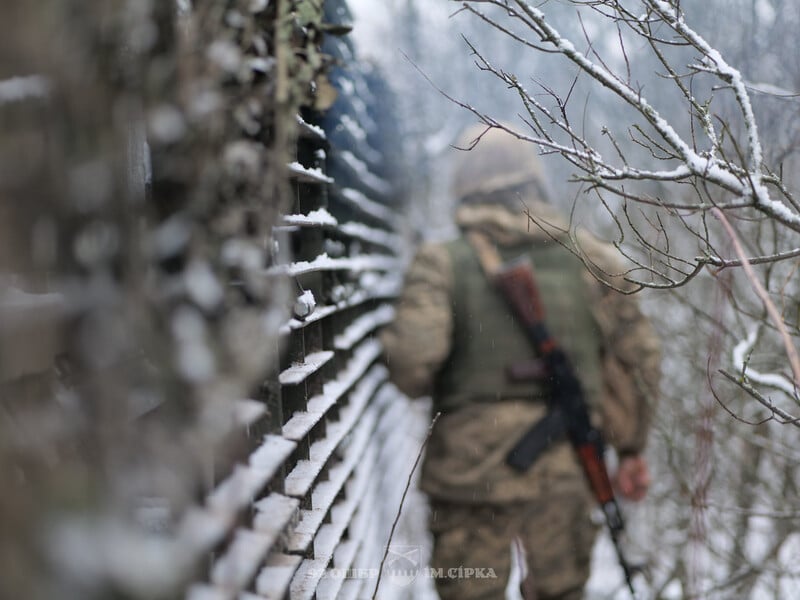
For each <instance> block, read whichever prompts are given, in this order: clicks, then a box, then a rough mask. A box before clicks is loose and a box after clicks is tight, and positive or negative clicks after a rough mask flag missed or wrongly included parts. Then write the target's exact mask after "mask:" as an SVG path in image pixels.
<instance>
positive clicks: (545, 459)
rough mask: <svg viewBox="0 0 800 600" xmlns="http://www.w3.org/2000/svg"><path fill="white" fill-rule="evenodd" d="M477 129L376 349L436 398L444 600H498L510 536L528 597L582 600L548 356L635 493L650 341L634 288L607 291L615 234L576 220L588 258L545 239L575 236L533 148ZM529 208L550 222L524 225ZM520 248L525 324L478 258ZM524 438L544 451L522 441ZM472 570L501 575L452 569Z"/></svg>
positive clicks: (580, 494) (584, 533)
mask: <svg viewBox="0 0 800 600" xmlns="http://www.w3.org/2000/svg"><path fill="white" fill-rule="evenodd" d="M478 137H480V141H479V143H478V144H477V145H476V146H475V147H474V148H472V149H471V150H469V151H465V152H462V153H460V154H459V156H458V158H457V163H456V167H455V173H454V194H455V196H456V197H457V199H458V201H459V205H458V208H457V211H456V223H457V225H458V226H459V228H460V231H461V235H460V236H459V237H458V238H457V239H455V240H453V241H450V242H445V243H429V244H425V245H423V246H422V247H421V248H420V249H419V250H418V252H417V255H416V257H415V259H414V261H413V262H412V264H411V266H410V268H409V271H408V273H407V276H406V283H405V287H404V291H403V293H402V296H401V298H400V299H399V301H398V304H397V317H396V319H395V321H394V322H393V323H392V324H391V325H390V326H389V327H388V328H386V329H385V330H384V331H383V332H382V334H381V335H382V341H383V343H384V347H385V358H386V361H387V364H388V367H389V369H390V372H391V376H392V380H393V381H394V382H395V383H396V385H397V386H398V387H399V388H401V389H402V390H403V391H404V392H405V393H407V394H408V395H410V396H412V397H418V396H425V395H431V396H432V397H433V403H434V410H435V411H440V412H441V413H442V416H441V417H440V418H439V420H438V422H437V423H436V426H435V428H434V431H433V434H432V436H431V439H430V441H429V443H428V449H427V454H426V457H425V462H424V464H423V468H422V476H421V487H422V488H423V490H424V491H425V492H426V493H427V494H428V496H429V498H430V503H431V523H430V528H431V531H432V533H433V539H434V547H433V556H432V560H431V562H432V564H431V567H432V569H433V571H434V572H436V573H437V574H439V573H441V574H442V576H441V577H439V576H438V575H437V578H436V587H437V591H438V593H439V595H440V597H441V598H442V599H443V600H451V599H452V600H469V599H477V598H482V599H483V598H486V599H489V598H492V599H494V598H503V597H504V589H505V587H506V584H507V581H508V576H509V573H510V570H511V549H512V541H515V540H516V543H517V544H518V546H521V547H520V548H519V550H520V552H517V554H518V555H520V556H525V557H526V558H525V561H526V563H527V564H526V566H527V573H528V579H527V580H526V581H525V582H523V585H522V586H521V587H522V589H523V592H524V593H525V594H526V598H532V597H536V598H537V599H538V600H550V599H560V600H573V599H579V598H581V597H582V593H583V587H584V585H585V583H586V580H587V579H588V576H589V566H590V558H591V551H592V546H593V543H594V539H595V535H596V531H597V527H596V525H594V524H593V523H592V520H591V519H590V512H591V509H592V507H593V505H594V499H593V498H592V492H591V491H590V486H589V485H587V477H586V470H585V469H586V465H585V464H582V463H581V460H580V458H579V456H582V455H583V452H582V451H581V452H580V453H579V452H576V451H575V450H576V448H577V447H578V445H579V442H578V441H576V440H577V439H578V438H581V436H580V431H579V430H580V427H577V426H576V425H575V416H574V415H575V411H573V410H571V409H569V408H567V405H569V404H570V403H569V402H566V403H564V406H563V407H562V406H561V404H560V402H558V401H556V399H557V398H558V397H561V396H564V395H565V394H564V389H563V388H564V387H565V383H564V382H565V381H566V379H568V378H565V377H558V376H555V375H554V374H553V373H552V372H551V371H552V370H553V369H554V368H557V367H554V366H553V365H554V364H555V363H554V362H553V361H548V360H546V359H548V357H550V358H552V356H554V355H555V354H559V353H560V354H561V355H564V356H566V362H567V363H568V365H569V368H568V371H569V373H571V374H572V375H570V376H571V378H572V380H574V385H566V387H569V388H570V390H572V391H575V392H576V393H574V394H572V395H571V397H573V399H574V398H575V397H578V396H579V397H580V398H581V402H582V403H583V406H584V407H585V408H586V407H588V414H589V415H590V419H589V418H586V419H584V420H585V421H586V427H585V428H584V429H587V431H588V430H589V429H591V431H590V432H589V436H588V437H589V438H591V432H593V431H596V430H599V431H601V432H602V435H603V437H604V439H605V441H606V442H608V443H609V444H610V445H611V446H613V447H614V448H615V450H616V452H617V454H618V456H619V459H620V460H619V468H618V470H617V473H616V475H615V477H614V479H615V480H616V487H617V490H618V491H619V493H620V494H621V495H622V496H624V497H626V498H628V499H631V500H640V499H641V498H643V497H644V495H645V493H646V491H647V488H648V485H649V482H650V476H649V473H648V467H647V463H646V461H645V458H644V457H643V455H642V452H643V450H644V447H645V442H646V439H647V434H648V429H649V425H650V420H651V416H652V413H653V408H654V406H655V403H656V400H657V390H658V385H659V378H660V346H659V342H658V340H657V338H656V336H655V334H654V331H653V329H652V327H651V325H650V323H649V322H648V321H647V319H646V318H645V317H644V316H643V315H642V313H641V312H640V310H639V307H638V304H637V300H636V299H635V297H634V296H631V295H625V294H622V293H619V292H616V291H614V289H612V288H613V287H616V288H617V289H624V288H627V287H629V284H627V283H626V282H625V281H624V280H622V278H621V276H620V275H619V274H620V273H621V272H622V267H621V266H620V265H619V264H618V261H617V258H616V254H615V252H616V251H615V249H614V248H613V247H612V246H610V245H609V244H605V243H602V242H600V241H599V240H597V238H595V237H593V236H592V235H590V234H588V233H586V232H583V231H579V232H578V234H577V241H578V245H579V247H580V250H581V252H582V253H583V255H584V256H585V257H586V259H587V261H586V262H587V264H588V265H590V269H591V271H590V270H589V268H587V267H586V266H584V264H583V263H582V262H581V260H580V259H578V258H577V257H576V256H575V255H574V254H572V253H570V252H569V251H567V250H566V249H565V248H564V247H563V246H562V245H561V244H560V243H558V242H557V241H554V240H553V237H555V238H556V239H559V238H560V239H561V241H563V242H564V243H569V240H568V239H567V238H566V237H565V234H564V233H563V230H565V229H567V227H566V222H565V219H564V217H563V216H561V215H560V214H559V213H558V212H557V211H556V210H555V209H554V208H553V207H552V206H551V205H550V204H548V198H547V196H548V194H547V192H546V183H545V180H544V177H543V174H542V170H541V166H540V163H539V160H538V157H537V156H536V153H535V149H534V146H533V145H531V144H528V143H525V142H521V141H519V140H517V139H516V138H514V137H513V136H511V135H509V134H508V133H506V132H504V131H503V130H500V129H496V128H495V129H490V130H489V131H486V128H485V127H479V128H477V129H472V130H470V131H467V132H466V133H465V134H464V136H463V137H462V144H461V145H462V147H465V146H468V145H469V144H471V143H472V142H473V141H474V140H475V139H477V138H478ZM526 207H527V210H529V211H530V212H531V214H534V215H536V217H537V221H540V222H543V223H548V224H550V225H551V226H552V227H551V226H548V225H545V227H547V232H545V231H542V229H541V228H539V227H537V226H535V225H530V226H529V220H528V218H527V217H526V215H525V210H526ZM482 249H483V250H482ZM487 253H488V255H489V260H487V256H486V254H487ZM520 257H522V258H523V259H524V260H526V261H528V262H529V263H531V264H532V266H533V269H532V271H530V272H532V273H534V276H533V280H534V281H535V287H534V288H533V289H534V292H535V293H534V295H535V296H536V297H537V306H538V308H539V313H538V314H539V315H540V317H541V323H538V322H537V321H536V320H535V319H533V321H532V322H531V323H525V319H523V318H522V317H523V315H521V314H520V313H519V312H518V311H515V310H514V309H513V307H512V304H513V302H509V298H508V297H507V295H506V294H504V293H502V290H501V289H499V287H498V286H497V285H495V283H494V282H493V281H492V273H491V272H490V267H487V262H491V260H490V259H492V258H493V259H494V261H495V266H497V265H503V264H508V263H509V262H512V261H515V260H518V259H519V258H520ZM598 278H601V279H604V280H605V281H606V282H607V283H610V284H611V286H607V285H604V284H603V283H601V282H600V281H598ZM531 285H534V284H531ZM528 304H530V303H528ZM526 326H527V329H528V331H527V332H526ZM531 332H533V333H532V334H531ZM542 332H547V333H546V334H545V335H544V336H543V335H542ZM537 336H538V340H537ZM553 349H557V351H556V352H555V353H554V352H552V350H553ZM562 350H563V352H562ZM574 375H577V377H575V376H574ZM566 395H567V396H570V394H566ZM583 400H585V402H583ZM573 404H574V403H573ZM562 408H563V410H562ZM554 413H560V414H559V415H555V414H554ZM583 414H584V415H587V410H584V411H583ZM554 416H556V417H559V418H552V417H554ZM578 416H580V415H578ZM579 420H580V419H579ZM590 420H591V426H590V423H589V422H590ZM576 431H578V433H577V434H576V433H575V432H576ZM526 433H527V434H528V435H527V436H526ZM583 437H584V438H586V437H587V436H585V435H584V436H583ZM523 438H525V439H526V443H527V444H528V446H527V449H524V448H523V450H524V452H522V454H523V455H525V456H523V459H522V460H521V461H520V460H519V458H520V457H519V456H518V455H515V453H518V452H519V451H520V440H522V439H523ZM581 439H583V438H581ZM570 442H572V443H570ZM531 443H532V445H533V446H534V447H537V448H538V450H535V451H530V444H531ZM523 446H524V444H523ZM512 451H513V452H512ZM514 457H516V458H514ZM520 462H521V463H522V466H520ZM529 463H532V464H530V466H528V464H529ZM594 491H595V495H597V490H596V489H594ZM607 516H608V515H607ZM612 533H613V527H612ZM459 568H461V570H460V571H459ZM469 569H483V571H481V572H482V573H484V574H485V573H487V572H490V573H494V574H495V575H496V576H495V577H481V578H467V577H460V576H458V574H459V573H462V574H463V573H469V572H470V570H469ZM487 569H491V571H487ZM450 573H454V574H455V575H456V576H454V577H450V576H448V574H450ZM627 575H628V573H627V571H626V576H627Z"/></svg>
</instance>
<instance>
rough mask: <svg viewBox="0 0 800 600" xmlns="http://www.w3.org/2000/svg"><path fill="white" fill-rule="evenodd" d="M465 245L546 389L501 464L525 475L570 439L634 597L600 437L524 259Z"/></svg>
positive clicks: (477, 238)
mask: <svg viewBox="0 0 800 600" xmlns="http://www.w3.org/2000/svg"><path fill="white" fill-rule="evenodd" d="M470 241H471V242H472V244H473V246H474V247H475V250H476V251H477V253H478V257H479V259H480V261H481V264H482V266H483V268H484V271H485V272H486V274H487V277H488V278H489V279H490V281H491V282H492V283H493V284H494V285H495V286H497V288H498V289H499V290H500V292H501V293H502V294H503V296H504V297H505V299H506V301H507V302H508V304H509V305H510V307H511V309H512V311H513V312H514V314H515V315H516V317H517V319H518V320H519V321H520V323H521V324H522V325H523V327H524V328H525V333H526V335H527V337H528V338H529V340H530V342H531V345H532V346H533V347H534V348H535V349H536V350H537V352H538V353H539V361H538V362H539V363H540V365H541V372H542V374H543V375H544V378H545V379H546V380H547V381H548V382H549V386H550V390H549V392H550V393H549V395H548V402H549V406H548V409H549V410H548V413H547V416H545V417H544V418H543V419H542V420H540V421H538V422H537V423H536V424H534V425H533V427H531V428H530V429H529V430H528V431H527V432H526V433H525V435H523V437H522V438H521V439H520V440H519V441H518V442H517V444H516V445H515V446H514V448H513V449H512V450H511V452H509V454H508V456H507V457H506V462H507V463H508V465H509V466H511V467H512V468H514V469H516V470H518V471H525V470H527V469H528V468H530V466H531V465H532V464H533V463H534V462H535V461H536V459H537V458H538V456H539V455H540V454H541V453H542V452H543V451H544V450H546V449H547V447H548V446H549V445H550V443H552V442H553V441H555V440H557V439H559V438H561V437H563V436H564V435H566V436H567V437H568V438H569V441H570V443H571V444H572V446H573V448H574V449H575V451H576V453H577V455H578V459H579V461H580V463H581V466H582V467H583V472H584V474H585V475H586V479H587V480H588V483H589V487H590V488H591V490H592V493H593V494H594V497H595V499H596V500H597V502H598V504H599V505H600V508H601V509H602V510H603V515H604V516H605V521H606V525H607V526H608V529H609V532H610V534H611V540H612V541H613V543H614V548H615V550H616V552H617V558H618V559H619V564H620V566H621V567H622V570H623V572H624V574H625V581H626V583H627V584H628V588H629V589H630V591H631V594H632V595H633V597H634V598H635V597H636V592H635V590H634V587H633V574H634V568H633V567H632V565H631V564H630V563H629V562H628V561H627V560H626V559H625V555H624V553H623V551H622V547H621V541H620V536H621V534H622V531H623V530H624V528H625V525H624V522H623V520H622V513H621V512H620V509H619V504H617V500H616V498H615V496H614V489H613V487H612V485H611V480H610V478H609V475H608V470H607V469H606V464H605V461H604V459H603V452H604V442H603V435H602V433H601V432H600V430H599V429H597V428H596V427H595V426H593V425H592V422H591V419H590V417H589V408H588V406H587V404H586V397H585V395H584V392H583V388H582V386H581V383H580V380H579V379H578V377H577V375H576V374H575V370H574V368H573V367H572V364H571V363H570V361H569V358H568V357H567V355H566V354H565V353H564V351H563V350H562V349H561V347H560V346H559V345H558V343H557V342H556V340H555V339H554V338H553V337H552V336H551V335H550V331H549V330H548V328H547V326H546V324H545V320H544V317H545V315H544V305H543V303H542V300H541V297H540V295H539V289H538V286H537V285H536V281H535V279H534V274H533V266H532V265H531V263H530V261H529V260H527V258H525V257H523V259H521V260H519V259H518V260H517V261H515V262H513V263H511V264H507V265H502V264H501V261H500V257H499V254H498V253H497V250H496V249H495V248H494V247H493V246H491V244H490V243H489V241H488V240H487V239H486V238H485V237H483V236H482V235H480V234H473V235H471V236H470ZM534 370H535V369H534Z"/></svg>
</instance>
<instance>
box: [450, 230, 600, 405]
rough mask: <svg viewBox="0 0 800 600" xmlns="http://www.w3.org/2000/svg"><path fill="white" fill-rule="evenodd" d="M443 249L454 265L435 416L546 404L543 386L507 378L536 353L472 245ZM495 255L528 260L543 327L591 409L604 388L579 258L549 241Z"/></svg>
mask: <svg viewBox="0 0 800 600" xmlns="http://www.w3.org/2000/svg"><path fill="white" fill-rule="evenodd" d="M446 247H447V250H448V252H449V254H450V258H451V260H452V265H453V280H454V289H453V313H454V321H453V340H452V342H453V343H452V350H451V352H450V355H449V357H448V358H447V360H446V361H445V363H444V365H443V366H442V369H441V370H440V371H439V373H438V375H437V378H436V382H437V386H436V390H435V393H434V398H435V400H434V402H435V410H437V411H442V412H443V413H447V412H452V411H454V410H457V409H458V408H461V407H463V406H466V405H468V404H472V403H476V402H481V403H483V402H495V401H499V400H508V399H521V398H525V399H534V400H541V401H545V400H546V399H547V398H546V394H547V393H548V392H547V387H546V385H545V384H544V383H541V382H537V381H530V382H522V383H519V382H510V381H508V380H507V376H506V368H507V367H508V366H509V365H510V364H512V363H515V362H518V361H521V360H525V359H532V358H535V357H536V355H537V353H536V352H535V351H534V349H533V347H532V345H531V343H530V342H529V341H528V339H527V337H526V335H525V333H524V330H523V329H522V327H521V326H519V325H518V323H517V320H516V318H515V316H514V315H513V314H512V312H511V309H510V308H509V306H508V305H507V304H506V300H505V298H504V297H503V296H502V294H501V293H500V291H499V290H496V289H495V288H494V287H493V286H492V285H491V284H490V283H489V281H488V279H487V278H486V275H485V274H484V272H483V270H482V268H481V265H480V263H479V262H478V257H477V255H476V254H475V251H474V250H473V248H472V246H471V245H470V244H469V242H468V241H467V240H466V239H465V238H461V239H458V240H455V241H453V242H449V243H448V244H446ZM498 250H499V251H500V254H501V256H502V258H503V260H504V261H507V260H510V259H514V258H517V257H519V256H520V255H523V254H528V255H529V256H530V258H531V260H532V261H533V264H534V269H535V276H536V283H537V285H538V287H539V293H540V295H541V297H542V302H543V303H544V308H545V315H546V321H547V326H548V328H549V329H550V331H551V335H552V336H553V337H554V338H555V339H556V341H557V343H558V344H559V345H560V346H561V347H562V348H563V349H564V351H565V352H566V353H567V355H568V356H569V357H570V360H571V361H572V365H573V367H574V368H575V372H576V373H577V375H578V377H579V378H580V380H581V384H582V385H583V389H584V391H585V393H586V398H587V401H588V402H589V404H590V405H594V406H596V405H597V397H598V396H599V392H600V389H601V385H602V379H601V362H600V349H601V341H600V340H601V338H600V332H599V329H598V327H597V324H596V323H595V320H594V318H593V317H592V314H591V312H590V310H589V304H588V298H587V290H586V284H585V282H584V279H583V269H584V267H583V265H582V264H581V262H580V260H578V259H577V258H576V257H575V256H573V255H572V254H570V253H569V252H567V251H565V249H564V248H563V247H561V245H559V244H558V243H556V242H553V241H551V240H541V241H537V242H533V245H532V244H531V243H530V242H526V243H525V244H523V245H519V246H509V247H499V248H498Z"/></svg>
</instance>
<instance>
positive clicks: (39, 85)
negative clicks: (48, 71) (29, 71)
mask: <svg viewBox="0 0 800 600" xmlns="http://www.w3.org/2000/svg"><path fill="white" fill-rule="evenodd" d="M50 88H51V84H50V81H49V80H48V79H47V78H46V77H43V76H41V75H28V76H26V77H12V78H11V79H4V80H3V81H0V105H2V104H7V103H10V102H19V101H21V100H27V99H29V98H46V97H47V95H48V94H49V93H50Z"/></svg>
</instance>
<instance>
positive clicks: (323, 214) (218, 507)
mask: <svg viewBox="0 0 800 600" xmlns="http://www.w3.org/2000/svg"><path fill="white" fill-rule="evenodd" d="M301 131H302V132H304V135H303V137H302V139H301V141H300V144H299V149H298V161H297V162H294V163H292V164H291V165H290V168H291V173H292V177H293V178H294V182H295V183H294V185H295V191H296V196H295V197H296V202H295V206H294V207H293V211H294V212H292V213H291V214H287V215H283V216H282V218H281V222H280V223H279V224H278V226H277V227H276V228H275V229H276V233H277V234H278V235H277V237H278V240H279V242H278V243H279V244H281V245H284V246H286V247H290V248H293V249H294V250H295V252H294V260H293V261H291V262H288V263H282V264H281V263H279V264H276V265H273V266H272V267H270V268H269V269H267V272H266V276H267V277H273V278H279V277H287V276H288V277H290V278H292V279H293V280H294V281H295V285H293V286H292V287H293V289H295V290H296V296H297V297H296V299H295V301H294V302H293V312H294V316H293V317H292V318H291V319H289V320H288V321H287V322H286V323H285V324H284V325H283V327H282V328H281V338H282V340H281V341H282V343H283V344H285V346H286V351H285V352H284V353H283V355H282V359H281V361H280V364H279V365H277V368H276V372H275V377H274V378H273V379H271V380H269V381H267V382H266V384H265V385H264V386H263V387H262V392H263V396H262V397H260V398H258V400H257V401H252V402H250V403H248V408H247V412H248V414H249V422H248V424H247V429H248V430H249V431H250V432H251V435H252V437H251V439H252V443H251V445H250V447H249V449H248V453H246V454H245V455H244V456H243V458H242V460H241V461H240V462H239V463H238V464H237V465H236V466H235V467H234V470H233V471H232V473H231V474H230V475H228V476H227V477H226V478H224V479H223V480H222V481H221V482H220V483H219V484H218V486H217V487H216V488H215V489H214V490H213V491H212V492H211V494H210V495H209V497H208V500H207V503H206V508H205V510H206V511H207V513H208V518H209V519H211V518H212V517H211V515H214V514H219V513H222V514H225V515H227V519H226V521H225V522H226V523H228V525H227V526H226V527H224V528H223V529H222V530H220V534H222V533H223V530H224V531H226V532H227V533H228V535H220V536H219V541H218V545H217V546H216V548H215V553H214V554H215V556H216V559H215V560H214V562H213V564H212V566H211V570H210V578H209V581H208V582H205V583H198V584H196V585H195V586H193V587H192V589H191V590H190V594H189V598H191V599H206V598H209V599H211V598H220V599H227V598H232V597H235V594H236V593H238V592H243V591H249V592H252V593H253V594H254V595H253V596H252V597H254V598H255V597H264V598H283V597H286V596H287V594H288V596H289V597H291V598H297V599H302V598H313V597H316V598H320V599H321V598H334V597H341V598H355V597H365V596H370V595H371V593H372V592H371V587H370V586H372V588H374V586H375V585H376V583H377V577H376V575H375V572H376V571H377V569H378V567H379V566H380V564H381V558H382V552H383V551H384V549H385V547H386V544H387V543H388V537H389V529H390V526H391V524H392V522H393V519H394V515H395V513H396V512H397V511H398V509H399V500H400V496H401V495H402V492H403V489H404V481H405V479H406V478H407V476H408V474H409V471H410V468H411V464H412V462H413V459H414V458H415V456H416V451H417V447H418V445H419V442H420V440H419V438H418V437H417V436H414V435H410V433H412V434H413V432H414V431H415V430H418V429H419V427H418V421H419V420H418V418H416V417H415V413H413V412H412V411H409V410H408V405H407V399H405V398H403V397H402V396H401V395H400V394H399V393H398V392H397V390H396V388H394V387H393V386H392V385H391V384H390V383H389V382H388V381H387V371H386V368H385V367H384V366H383V365H381V364H380V362H379V357H380V353H381V348H380V344H379V342H378V341H377V339H376V338H375V337H374V334H375V332H376V331H377V330H378V329H379V328H380V327H381V326H382V325H384V324H386V323H387V322H389V321H390V320H391V319H392V318H393V315H394V310H393V308H392V304H391V301H392V299H393V298H394V297H395V296H396V294H397V292H398V291H399V286H400V283H401V279H400V273H401V262H400V256H399V255H400V251H401V250H402V248H403V245H402V241H401V238H400V237H399V235H398V234H397V233H396V232H395V231H394V230H395V228H396V226H397V224H398V223H399V222H400V218H399V216H398V215H397V214H396V213H395V212H394V211H393V210H392V209H391V208H389V207H387V206H386V205H385V204H381V203H378V202H376V201H374V200H371V199H369V198H368V197H366V196H365V195H364V194H363V193H362V192H356V191H355V190H352V189H346V190H339V189H338V188H336V182H335V181H334V180H333V179H332V178H330V177H329V176H328V175H327V174H326V170H325V165H324V163H325V157H326V153H327V152H328V151H331V152H332V153H337V152H338V150H337V149H336V148H330V146H329V144H328V141H327V138H326V136H325V134H324V132H323V131H322V130H320V129H318V128H317V127H315V126H311V125H308V124H306V123H305V122H303V126H302V127H301ZM350 156H352V154H350V155H349V156H347V160H349V159H350ZM373 177H375V176H373ZM355 183H356V184H357V183H359V182H358V180H357V179H356V181H355ZM364 185H365V187H370V186H372V185H374V181H373V180H372V179H368V180H367V181H365V182H364ZM337 213H339V214H346V215H348V218H351V219H352V220H347V221H346V222H340V219H339V218H337V216H335V215H336V214H337ZM359 216H360V217H361V218H360V220H359ZM277 254H278V255H279V256H280V255H281V253H280V252H278V253H277ZM243 408H244V406H243ZM265 431H266V432H268V433H267V435H266V437H263V438H262V437H261V436H262V435H263V433H264V432H265ZM234 524H235V525H234ZM231 531H233V535H230V533H231ZM359 573H360V574H361V575H362V576H360V577H359V576H352V575H357V574H359ZM240 597H250V596H240Z"/></svg>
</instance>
